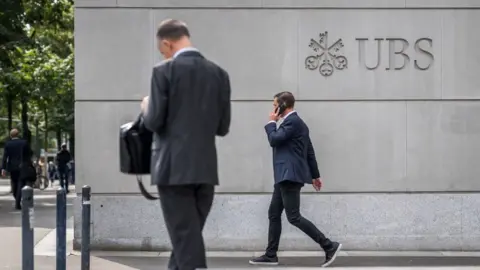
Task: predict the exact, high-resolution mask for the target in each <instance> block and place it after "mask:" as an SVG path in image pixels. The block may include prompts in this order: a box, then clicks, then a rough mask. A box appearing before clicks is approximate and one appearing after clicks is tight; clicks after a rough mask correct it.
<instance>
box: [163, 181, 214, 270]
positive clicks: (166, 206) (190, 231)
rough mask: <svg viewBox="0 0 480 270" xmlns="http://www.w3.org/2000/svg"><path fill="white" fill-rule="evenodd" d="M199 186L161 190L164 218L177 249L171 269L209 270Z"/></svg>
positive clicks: (173, 187) (173, 245)
mask: <svg viewBox="0 0 480 270" xmlns="http://www.w3.org/2000/svg"><path fill="white" fill-rule="evenodd" d="M197 187H198V186H197V185H183V186H159V187H158V191H159V194H160V202H161V206H162V212H163V217H164V219H165V224H166V225H167V230H168V234H169V236H170V241H171V243H172V247H173V253H174V255H173V254H172V256H171V258H172V259H174V262H175V263H176V264H175V263H174V262H169V268H170V267H175V266H176V268H173V269H179V270H195V269H197V268H206V267H207V262H206V258H205V246H204V243H203V237H202V222H201V220H200V218H199V215H198V209H197V199H196V189H197Z"/></svg>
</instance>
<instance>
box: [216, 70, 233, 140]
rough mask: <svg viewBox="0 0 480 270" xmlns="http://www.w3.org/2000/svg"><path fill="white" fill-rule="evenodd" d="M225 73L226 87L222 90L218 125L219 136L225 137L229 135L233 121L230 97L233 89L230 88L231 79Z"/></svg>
mask: <svg viewBox="0 0 480 270" xmlns="http://www.w3.org/2000/svg"><path fill="white" fill-rule="evenodd" d="M223 73H224V79H223V80H224V86H223V89H220V102H221V104H220V108H221V110H220V113H221V115H220V122H219V123H218V129H217V135H218V136H222V137H223V136H225V135H227V134H228V131H229V129H230V121H231V116H232V112H231V108H230V95H231V88H230V78H229V77H228V73H227V72H223Z"/></svg>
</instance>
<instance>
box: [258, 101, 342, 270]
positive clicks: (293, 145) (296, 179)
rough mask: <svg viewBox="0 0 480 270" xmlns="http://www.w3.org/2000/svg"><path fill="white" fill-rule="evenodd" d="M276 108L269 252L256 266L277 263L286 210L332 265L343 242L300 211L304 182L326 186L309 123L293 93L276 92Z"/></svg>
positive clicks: (270, 131) (271, 135) (271, 129)
mask: <svg viewBox="0 0 480 270" xmlns="http://www.w3.org/2000/svg"><path fill="white" fill-rule="evenodd" d="M273 104H274V111H273V112H272V113H271V114H270V122H269V123H268V124H267V125H266V126H265V131H266V133H267V137H268V141H269V143H270V146H271V147H272V148H273V170H274V172H273V174H274V178H275V185H274V191H273V195H272V200H271V202H270V207H269V209H268V219H269V228H268V246H267V249H266V252H265V255H263V256H260V257H258V258H254V259H252V260H250V264H255V265H277V264H278V257H277V251H278V245H279V242H280V235H281V233H282V220H281V216H282V212H283V210H284V209H285V213H286V216H287V219H288V221H289V222H290V223H291V224H292V225H294V226H295V227H297V228H299V229H300V230H302V231H303V232H304V233H305V234H307V235H308V236H309V237H310V238H312V240H313V241H315V242H316V243H317V244H319V245H320V246H321V247H322V248H323V250H324V251H325V257H326V260H325V262H324V263H323V264H322V267H326V266H328V265H330V264H331V263H332V262H333V261H334V260H335V258H336V256H337V254H338V252H339V251H340V249H341V247H342V245H341V244H340V243H337V242H333V241H330V239H328V238H327V237H325V235H324V234H323V233H322V232H321V231H320V230H318V229H317V227H315V225H313V224H312V223H311V222H310V221H309V220H307V219H306V218H304V217H303V216H302V215H301V214H300V190H301V189H302V187H303V185H304V184H313V186H314V188H315V189H316V190H317V191H319V190H320V189H321V187H322V182H321V179H320V173H319V171H318V166H317V160H316V158H315V151H314V150H313V145H312V142H311V140H310V136H309V130H308V127H307V125H306V124H305V122H303V120H302V119H301V118H300V117H299V116H298V114H297V113H296V112H295V111H294V109H293V108H294V104H295V98H294V96H293V95H292V93H290V92H282V93H279V94H277V95H275V98H274V101H273Z"/></svg>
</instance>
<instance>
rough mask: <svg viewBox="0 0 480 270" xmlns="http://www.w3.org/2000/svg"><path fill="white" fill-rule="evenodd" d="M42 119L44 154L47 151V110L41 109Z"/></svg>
mask: <svg viewBox="0 0 480 270" xmlns="http://www.w3.org/2000/svg"><path fill="white" fill-rule="evenodd" d="M43 117H44V118H45V135H44V136H43V148H44V149H45V154H46V153H47V151H48V113H47V108H44V109H43ZM45 160H46V159H45Z"/></svg>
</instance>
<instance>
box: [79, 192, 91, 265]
mask: <svg viewBox="0 0 480 270" xmlns="http://www.w3.org/2000/svg"><path fill="white" fill-rule="evenodd" d="M90 197H91V188H90V187H89V186H83V188H82V267H81V270H90Z"/></svg>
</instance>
